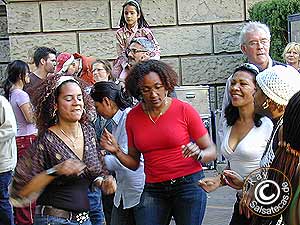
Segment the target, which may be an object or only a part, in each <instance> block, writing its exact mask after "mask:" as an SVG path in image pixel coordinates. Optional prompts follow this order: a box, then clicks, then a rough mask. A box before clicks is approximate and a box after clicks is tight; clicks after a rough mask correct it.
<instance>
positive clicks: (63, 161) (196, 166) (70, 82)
mask: <svg viewBox="0 0 300 225" xmlns="http://www.w3.org/2000/svg"><path fill="white" fill-rule="evenodd" d="M116 40H117V53H118V57H117V59H116V60H115V61H114V62H113V63H112V64H111V62H109V61H108V60H105V59H97V58H95V57H92V56H89V57H87V56H84V55H81V54H79V53H69V52H58V51H57V50H55V49H53V48H51V47H44V46H40V47H33V49H32V51H30V52H29V59H30V60H29V61H28V63H26V62H24V61H22V60H13V61H12V62H11V63H9V64H8V66H7V70H6V71H7V75H6V79H5V80H4V83H3V87H4V96H0V156H1V163H0V187H1V189H0V225H2V224H3V225H13V224H16V225H32V224H35V225H45V224H68V225H77V224H81V225H103V224H111V225H168V224H169V223H170V221H171V218H174V220H175V223H176V224H177V225H201V224H202V221H203V218H204V215H205V210H206V203H207V192H212V191H214V190H216V189H217V188H219V187H221V186H224V185H228V186H230V187H232V188H234V189H236V190H237V194H236V198H237V199H236V203H235V205H234V206H233V215H232V218H231V221H230V225H241V224H245V225H246V224H252V225H256V224H266V225H267V224H272V225H273V224H274V225H275V224H277V225H280V224H282V225H283V224H285V225H298V224H299V221H300V220H299V208H300V207H299V206H298V204H297V203H298V201H299V192H300V191H299V188H300V185H299V182H300V179H299V170H300V166H299V163H300V162H299V156H300V145H299V139H298V136H299V135H298V128H299V124H300V123H299V121H298V117H299V109H300V105H299V104H300V94H299V93H300V92H299V91H300V85H299V84H300V73H299V72H300V44H299V43H296V42H291V43H289V44H288V45H287V46H286V48H285V49H284V51H283V55H282V56H283V58H284V60H285V63H280V62H277V61H275V60H272V58H271V57H270V55H269V49H270V44H271V34H270V30H269V28H268V26H267V25H265V24H263V23H260V22H248V23H246V24H245V26H244V27H243V29H242V30H241V34H240V47H241V51H242V52H243V54H244V55H245V56H246V58H247V63H243V64H242V65H240V66H238V67H237V68H235V69H234V71H233V74H232V75H231V76H230V77H229V78H228V80H227V82H226V88H225V93H224V98H223V105H222V115H221V118H220V123H219V126H218V135H219V138H220V140H221V145H220V146H219V148H220V151H221V153H222V154H223V155H224V157H225V158H226V161H227V162H228V165H227V167H226V169H225V170H224V171H223V172H222V173H221V174H219V175H217V176H215V177H206V178H205V176H204V171H203V167H202V164H203V163H207V162H210V161H213V160H215V159H216V146H215V144H214V143H213V142H212V139H211V138H210V136H209V133H208V131H207V129H206V128H205V126H204V124H203V122H202V119H201V115H199V113H198V112H197V111H196V109H195V108H194V107H193V106H191V105H190V104H188V103H186V102H183V101H181V100H179V99H177V98H176V93H175V91H174V89H175V87H176V86H177V85H178V75H177V74H176V72H175V71H174V70H173V68H171V67H170V66H169V65H168V64H166V63H164V62H162V61H160V47H159V43H158V42H157V40H156V39H155V36H154V34H153V32H152V31H151V29H150V28H149V25H148V23H147V21H146V19H145V18H144V15H143V12H142V9H141V5H140V2H139V1H137V0H127V1H126V2H125V3H124V5H123V7H122V14H121V19H120V29H119V30H117V32H116ZM285 161H286V162H290V163H282V162H285ZM267 166H271V167H273V168H276V169H278V170H280V171H282V172H283V173H285V174H286V176H287V177H288V179H289V180H290V181H291V183H292V191H293V193H295V195H294V198H293V199H292V201H291V203H290V204H291V206H289V207H288V208H287V209H286V210H285V211H284V212H282V213H281V214H280V215H274V216H273V217H270V218H268V219H266V218H261V217H259V216H257V215H252V214H251V213H250V211H249V209H248V207H249V206H248V205H247V203H248V202H249V201H248V199H249V198H250V197H251V196H250V195H248V193H246V195H245V193H243V192H242V191H241V189H242V187H243V185H244V181H245V178H246V177H247V176H248V175H249V174H250V173H251V172H252V171H254V170H255V169H258V168H260V167H267ZM270 176H273V177H275V178H274V179H277V180H280V178H278V177H276V175H274V174H270ZM212 194H213V193H212ZM210 210H213V209H210ZM297 210H298V211H297Z"/></svg>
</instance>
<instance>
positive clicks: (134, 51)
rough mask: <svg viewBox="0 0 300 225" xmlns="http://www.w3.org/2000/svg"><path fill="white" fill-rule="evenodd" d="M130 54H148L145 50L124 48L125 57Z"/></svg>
mask: <svg viewBox="0 0 300 225" xmlns="http://www.w3.org/2000/svg"><path fill="white" fill-rule="evenodd" d="M130 52H132V54H136V53H138V52H148V51H147V50H145V49H136V48H133V49H130V48H126V51H125V53H126V55H129V53H130Z"/></svg>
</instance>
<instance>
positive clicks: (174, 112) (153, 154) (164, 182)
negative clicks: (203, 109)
mask: <svg viewBox="0 0 300 225" xmlns="http://www.w3.org/2000/svg"><path fill="white" fill-rule="evenodd" d="M176 83H177V74H176V72H175V71H174V70H173V69H172V68H170V67H169V66H168V65H167V64H165V63H163V62H160V61H156V60H149V61H147V62H143V63H139V64H137V65H136V66H135V67H134V68H133V69H132V71H131V72H130V74H129V75H128V77H127V79H126V83H125V85H126V88H127V90H128V91H129V92H130V94H131V95H132V96H133V97H135V98H137V99H140V100H141V102H140V103H139V104H138V105H137V106H136V107H135V108H133V109H132V110H131V111H130V112H129V114H128V117H127V121H126V130H127V135H128V151H129V152H128V155H127V154H125V153H123V152H122V151H121V149H120V148H119V147H118V145H117V143H116V141H115V139H114V137H113V136H112V135H111V134H110V133H108V132H107V131H105V132H104V135H103V136H102V138H101V145H102V147H103V148H105V149H107V150H108V151H110V152H111V153H112V154H114V155H115V156H116V157H118V159H119V160H120V161H121V162H122V163H123V164H124V165H125V166H126V167H128V168H130V169H133V170H135V169H137V168H138V166H139V163H140V158H141V157H140V156H141V154H143V157H144V160H145V174H146V184H145V188H144V192H143V194H142V197H141V200H140V203H139V205H137V206H136V208H135V216H136V222H137V225H153V224H155V225H160V224H161V225H163V224H169V222H170V219H171V217H172V216H173V217H174V218H175V221H176V224H177V225H187V224H193V225H200V224H201V223H202V219H203V216H204V212H205V206H206V194H205V192H204V191H203V190H202V189H201V188H199V186H198V185H197V183H198V180H200V179H202V178H203V177H204V174H203V171H202V167H201V163H200V162H208V161H211V160H214V159H215V157H216V150H215V145H214V144H213V143H212V141H211V139H210V137H209V135H208V132H207V130H206V128H205V127H204V125H203V123H202V120H201V117H200V116H199V114H198V112H197V111H196V110H195V109H194V108H193V107H192V106H191V105H189V104H188V103H185V102H182V101H180V100H178V99H175V98H170V97H169V96H168V94H169V93H170V92H171V91H173V89H174V86H175V85H176Z"/></svg>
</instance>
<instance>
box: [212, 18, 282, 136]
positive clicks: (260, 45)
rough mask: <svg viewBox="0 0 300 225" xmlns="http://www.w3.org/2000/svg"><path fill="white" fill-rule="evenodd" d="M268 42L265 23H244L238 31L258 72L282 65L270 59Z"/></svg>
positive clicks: (225, 98) (226, 97)
mask: <svg viewBox="0 0 300 225" xmlns="http://www.w3.org/2000/svg"><path fill="white" fill-rule="evenodd" d="M270 42H271V33H270V29H269V27H268V26H267V25H266V24H263V23H260V22H257V21H255V22H252V21H250V22H248V23H246V24H245V26H244V27H243V29H242V31H241V33H240V48H241V51H242V52H243V54H244V55H245V56H246V57H247V60H248V62H249V63H251V64H253V65H255V66H256V67H257V68H258V69H259V71H260V72H261V71H263V70H265V69H267V68H271V67H272V66H275V65H284V64H282V63H280V62H277V61H275V60H272V59H271V57H270V55H269V52H270ZM231 77H232V76H230V77H229V78H228V79H227V82H226V88H225V93H224V96H223V104H222V112H221V116H220V122H219V127H218V135H219V138H220V141H222V140H223V127H224V126H226V120H225V118H224V113H225V108H226V107H227V106H228V104H229V102H230V95H229V87H230V80H231Z"/></svg>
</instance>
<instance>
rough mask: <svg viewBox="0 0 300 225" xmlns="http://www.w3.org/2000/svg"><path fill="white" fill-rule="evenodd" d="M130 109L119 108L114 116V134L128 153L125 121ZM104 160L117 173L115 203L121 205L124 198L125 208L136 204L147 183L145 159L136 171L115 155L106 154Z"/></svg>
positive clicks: (122, 148)
mask: <svg viewBox="0 0 300 225" xmlns="http://www.w3.org/2000/svg"><path fill="white" fill-rule="evenodd" d="M129 111H130V108H127V109H125V110H124V111H121V110H118V111H117V113H116V114H115V115H114V116H113V118H112V134H113V135H114V137H115V138H116V140H117V143H118V144H119V146H120V148H121V150H122V151H123V152H124V153H126V154H128V144H127V143H128V142H127V133H126V129H125V122H126V118H127V114H128V112H129ZM104 161H105V164H106V166H107V169H109V170H113V171H115V173H116V179H117V190H116V193H115V197H114V205H115V206H116V207H119V205H120V201H121V198H122V201H123V208H124V209H127V208H131V207H134V206H136V205H137V204H138V203H139V202H140V197H141V195H142V192H143V189H144V184H145V174H144V163H143V161H141V162H140V166H139V168H138V169H137V170H136V171H133V170H130V169H128V168H127V167H125V166H123V165H122V164H121V163H120V161H119V160H118V159H117V158H116V157H115V156H114V155H106V156H105V157H104Z"/></svg>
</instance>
